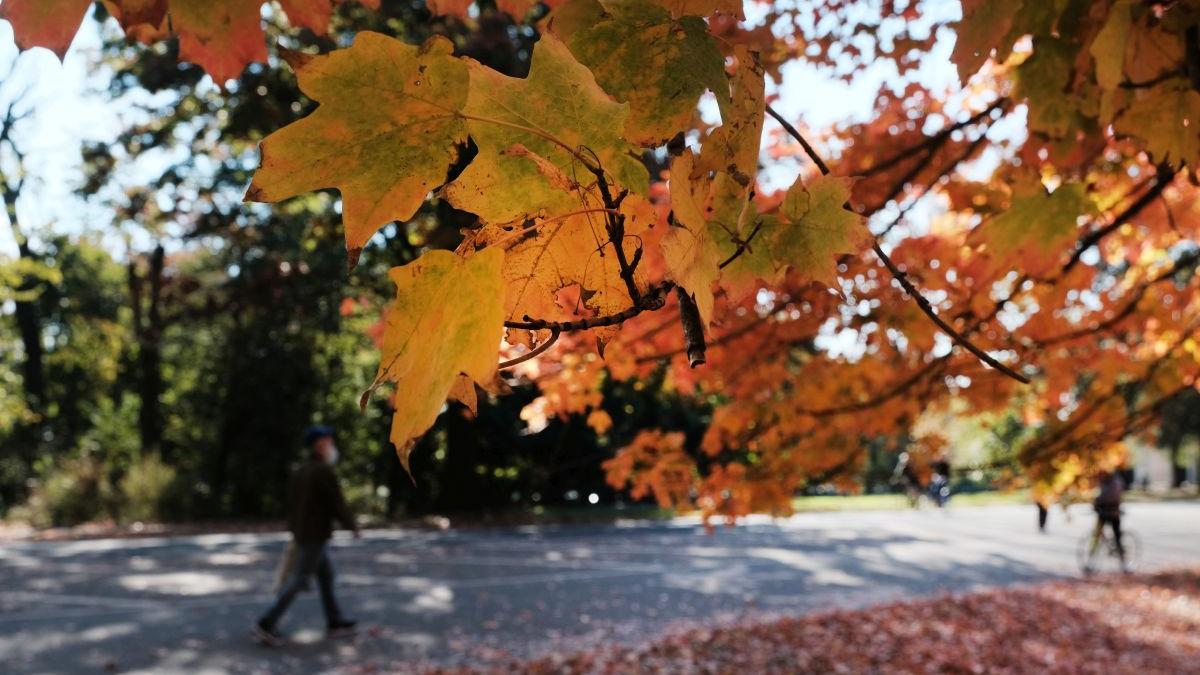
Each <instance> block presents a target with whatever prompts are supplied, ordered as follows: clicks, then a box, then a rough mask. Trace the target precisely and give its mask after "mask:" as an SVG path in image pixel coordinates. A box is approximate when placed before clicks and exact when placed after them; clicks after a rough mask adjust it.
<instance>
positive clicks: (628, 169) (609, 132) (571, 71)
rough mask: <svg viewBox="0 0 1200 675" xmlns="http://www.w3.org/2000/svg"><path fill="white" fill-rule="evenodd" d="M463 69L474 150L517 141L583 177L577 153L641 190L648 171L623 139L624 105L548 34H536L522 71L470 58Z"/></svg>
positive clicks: (584, 171)
mask: <svg viewBox="0 0 1200 675" xmlns="http://www.w3.org/2000/svg"><path fill="white" fill-rule="evenodd" d="M470 72H471V75H470V77H471V87H470V95H469V96H468V97H467V103H466V109H465V110H466V113H467V115H468V119H469V127H470V132H471V137H472V138H473V139H475V143H476V144H477V145H478V146H479V151H480V154H483V153H487V152H491V153H497V154H498V153H500V152H502V151H504V150H507V149H508V148H511V147H512V146H514V145H521V146H523V147H525V148H527V149H529V150H530V151H532V152H534V153H536V154H538V155H540V156H542V157H545V158H546V159H548V160H550V161H551V162H552V163H553V164H554V165H555V166H557V167H558V168H559V169H560V170H561V171H562V172H563V173H564V174H565V175H567V176H570V177H573V178H577V179H578V180H581V181H582V180H583V179H585V178H586V177H587V173H588V172H587V169H586V167H585V166H583V164H582V162H581V161H580V159H579V158H578V157H577V156H576V154H575V153H576V152H578V153H579V154H581V155H583V156H584V157H585V158H587V159H591V158H592V157H593V156H594V158H595V159H597V160H599V163H600V165H601V166H602V167H603V168H604V170H605V171H606V172H607V173H608V174H610V176H611V177H612V178H614V179H615V181H616V182H617V183H618V184H619V185H621V186H624V187H626V188H628V189H630V190H633V191H634V192H639V193H645V192H646V190H647V188H648V182H649V174H648V173H647V171H646V168H645V166H643V165H642V163H641V161H640V160H639V159H638V149H637V148H636V147H634V146H632V145H630V144H629V143H627V142H626V141H625V140H624V139H623V138H622V132H623V131H624V127H625V120H626V119H627V118H628V115H629V106H628V105H627V104H624V103H617V102H616V101H613V100H612V99H611V98H610V97H609V96H608V94H606V93H604V90H603V89H601V88H600V87H599V86H598V85H597V84H596V79H595V77H593V75H592V73H591V71H589V70H588V69H587V67H586V66H584V65H582V64H580V63H579V62H578V61H576V60H575V57H573V56H572V55H571V52H570V51H569V50H568V49H567V47H566V45H564V44H563V43H562V42H561V41H560V40H559V39H558V38H556V37H554V35H552V34H546V35H543V36H542V38H541V40H540V41H539V42H538V43H537V46H536V47H534V49H533V60H532V63H531V64H530V68H529V77H526V78H524V79H522V78H516V77H509V76H507V75H503V74H501V73H498V72H496V71H495V70H492V69H491V68H488V67H486V66H483V65H481V64H479V63H476V62H470Z"/></svg>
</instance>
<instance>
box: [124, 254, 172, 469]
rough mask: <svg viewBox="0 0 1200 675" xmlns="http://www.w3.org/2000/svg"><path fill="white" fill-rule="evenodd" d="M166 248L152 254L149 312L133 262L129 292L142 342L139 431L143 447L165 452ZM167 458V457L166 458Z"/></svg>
mask: <svg viewBox="0 0 1200 675" xmlns="http://www.w3.org/2000/svg"><path fill="white" fill-rule="evenodd" d="M163 257H164V252H163V247H162V246H158V247H156V248H155V249H154V253H152V254H151V255H150V264H149V268H148V269H147V271H146V280H147V281H149V286H150V287H149V293H148V296H149V297H148V298H147V302H146V307H145V312H144V314H143V311H142V310H143V307H142V304H143V303H142V290H143V285H142V277H141V276H140V275H139V274H138V270H137V266H136V264H135V263H132V262H131V263H130V265H129V295H130V297H131V299H132V304H133V330H134V334H135V336H136V338H137V345H138V373H137V383H138V384H137V391H138V399H139V401H140V406H139V408H138V433H139V434H140V436H141V441H142V450H145V451H149V452H158V453H161V452H162V450H163V447H162V432H163V421H162V401H161V398H162V389H163V385H162V333H163V319H162V307H161V304H162V288H163ZM164 459H165V458H164Z"/></svg>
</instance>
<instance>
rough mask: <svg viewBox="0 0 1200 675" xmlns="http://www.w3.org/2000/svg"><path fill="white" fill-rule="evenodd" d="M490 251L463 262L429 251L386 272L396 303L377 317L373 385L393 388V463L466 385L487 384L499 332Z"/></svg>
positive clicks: (499, 293) (496, 274) (497, 258)
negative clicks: (380, 325)
mask: <svg viewBox="0 0 1200 675" xmlns="http://www.w3.org/2000/svg"><path fill="white" fill-rule="evenodd" d="M503 261H504V252H503V251H501V250H500V249H498V248H494V249H489V250H486V251H482V252H480V253H477V254H475V255H473V256H471V257H470V258H468V259H463V258H461V257H459V256H458V255H455V254H454V253H451V252H449V251H430V252H429V253H426V254H425V255H423V256H421V257H420V258H418V259H417V260H416V261H414V262H412V263H409V264H408V265H405V266H403V267H396V268H394V269H392V271H391V274H390V276H391V279H392V282H393V283H394V284H395V285H396V299H395V301H394V302H393V303H392V304H391V306H390V307H389V311H388V312H387V314H386V317H385V327H384V332H383V344H382V347H381V351H382V355H381V359H380V364H379V373H378V375H377V376H376V382H382V381H390V382H394V383H395V384H396V398H395V407H396V414H395V415H394V416H393V417H392V432H391V440H392V443H393V444H394V445H395V446H396V450H397V452H398V453H399V456H400V461H401V462H402V463H403V464H404V466H405V468H406V469H407V468H408V455H409V452H410V451H411V449H412V446H413V444H414V443H415V442H416V439H417V438H419V437H420V436H421V434H423V433H425V431H426V430H428V429H429V427H431V426H433V423H434V421H435V420H437V416H438V412H439V411H440V410H441V408H442V404H443V403H445V401H446V398H447V397H448V396H450V395H451V394H454V395H455V396H456V398H457V399H458V400H467V402H468V403H469V402H470V400H471V399H473V397H474V390H473V389H472V390H471V391H470V393H469V394H468V393H467V390H466V384H467V383H466V382H465V381H464V379H463V378H462V376H465V377H466V378H470V380H471V381H472V382H478V383H488V382H489V381H490V380H491V379H492V376H493V375H494V373H495V371H496V363H497V352H498V349H499V345H500V339H501V336H502V334H503V331H504V283H503V281H502V279H501V275H500V268H501V265H502V264H503Z"/></svg>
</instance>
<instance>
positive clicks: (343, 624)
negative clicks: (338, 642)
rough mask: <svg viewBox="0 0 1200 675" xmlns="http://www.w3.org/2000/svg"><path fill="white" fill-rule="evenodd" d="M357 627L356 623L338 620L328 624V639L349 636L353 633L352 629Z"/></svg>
mask: <svg viewBox="0 0 1200 675" xmlns="http://www.w3.org/2000/svg"><path fill="white" fill-rule="evenodd" d="M357 625H358V622H357V621H347V620H346V619H340V620H338V621H330V622H329V630H328V634H329V637H341V636H343V635H351V634H353V633H354V627H355V626H357Z"/></svg>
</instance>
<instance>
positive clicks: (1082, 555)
mask: <svg viewBox="0 0 1200 675" xmlns="http://www.w3.org/2000/svg"><path fill="white" fill-rule="evenodd" d="M1094 538H1095V534H1094V533H1092V532H1088V533H1087V534H1085V535H1083V537H1082V538H1081V539H1080V540H1079V544H1078V545H1077V546H1076V547H1075V559H1076V560H1077V561H1078V562H1079V569H1080V570H1081V571H1082V572H1083V573H1084V574H1092V573H1093V572H1099V571H1100V564H1099V563H1100V561H1101V559H1102V558H1104V557H1105V551H1106V549H1107V545H1106V544H1105V539H1107V538H1108V537H1107V536H1106V535H1103V534H1101V535H1100V541H1099V542H1097V543H1096V546H1095V547H1094V548H1093V547H1092V541H1093V539H1094Z"/></svg>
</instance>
